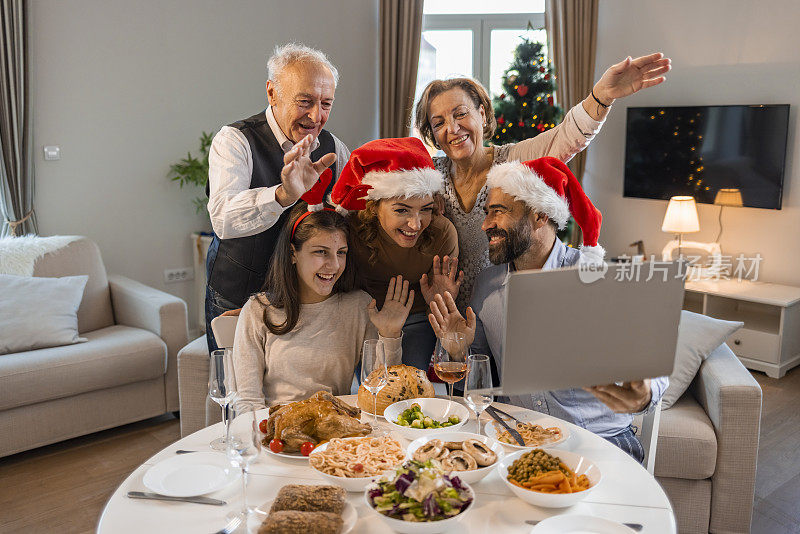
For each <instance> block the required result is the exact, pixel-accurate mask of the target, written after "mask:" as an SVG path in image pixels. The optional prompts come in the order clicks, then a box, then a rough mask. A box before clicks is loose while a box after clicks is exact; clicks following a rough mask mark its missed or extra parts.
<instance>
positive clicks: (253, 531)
mask: <svg viewBox="0 0 800 534" xmlns="http://www.w3.org/2000/svg"><path fill="white" fill-rule="evenodd" d="M274 500H275V499H270V500H268V501H267V502H265V503H264V504H262V505H261V506H259V507H258V508H257V511H256V512H253V513H252V514H250V516H249V517H248V518H247V532H249V533H250V534H258V529H259V528H260V527H261V524H262V523H263V522H264V520H265V519H266V518H267V515H268V513H269V509H270V508H271V507H272V502H273V501H274ZM261 510H265V511H266V513H265V512H262V511H261ZM356 521H358V512H356V508H355V506H353V505H352V504H350V503H349V502H346V503H344V510H342V522H343V525H342V530H341V532H340V533H339V534H347V533H348V532H350V531H351V530H353V527H354V526H356Z"/></svg>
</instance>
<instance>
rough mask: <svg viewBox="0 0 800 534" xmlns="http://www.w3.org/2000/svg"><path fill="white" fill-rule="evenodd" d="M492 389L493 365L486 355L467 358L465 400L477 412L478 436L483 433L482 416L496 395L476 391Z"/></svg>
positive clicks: (474, 355)
mask: <svg viewBox="0 0 800 534" xmlns="http://www.w3.org/2000/svg"><path fill="white" fill-rule="evenodd" d="M491 387H492V365H491V363H489V357H488V356H487V355H485V354H470V355H469V356H467V380H466V382H465V384H464V400H466V401H467V405H469V407H470V408H472V411H473V412H475V420H476V421H477V422H478V434H480V433H481V414H482V413H483V411H484V410H485V409H486V408H487V407H488V406H489V405H490V404H491V403H492V401H493V400H494V395H492V394H491V393H486V392H480V391H476V390H482V389H490V388H491Z"/></svg>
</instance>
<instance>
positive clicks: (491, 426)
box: [483, 412, 570, 449]
mask: <svg viewBox="0 0 800 534" xmlns="http://www.w3.org/2000/svg"><path fill="white" fill-rule="evenodd" d="M511 415H513V416H514V417H516V418H517V419H519V420H520V421H522V422H523V423H534V424H537V425H541V426H543V427H545V428H550V427H553V426H557V427H558V428H560V429H561V439H559V440H557V441H549V442H547V443H542V444H541V445H531V446H525V447H523V446H521V445H519V444H518V443H517V442H516V441H515V442H514V443H506V442H505V441H500V439H498V437H497V434H498V432H497V428H496V426H495V423H497V422H496V421H495V420H494V419H491V420H490V421H487V422H486V424H485V425H484V427H483V433H484V434H486V435H487V436H488V437H490V438H492V439H493V440H495V441H497V442H499V443H502V444H503V445H505V446H506V447H511V448H512V449H540V448H542V447H560V446H561V445H562V444H563V443H564V442H566V441H567V440H568V439H569V436H570V432H569V428H567V425H565V424H564V423H563V422H561V421H559V420H558V419H555V418H553V417H549V416H547V415H543V414H539V413H536V412H528V413H516V414H511ZM504 420H505V421H506V423H508V426H510V427H511V428H514V426H513V425H514V422H513V421H509V420H506V419H504ZM497 425H498V426H499V423H497Z"/></svg>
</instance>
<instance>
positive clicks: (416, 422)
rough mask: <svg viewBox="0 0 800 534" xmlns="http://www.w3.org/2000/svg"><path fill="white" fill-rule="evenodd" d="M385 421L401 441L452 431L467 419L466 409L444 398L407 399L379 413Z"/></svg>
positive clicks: (467, 411)
mask: <svg viewBox="0 0 800 534" xmlns="http://www.w3.org/2000/svg"><path fill="white" fill-rule="evenodd" d="M383 416H384V417H385V418H386V421H387V422H388V423H389V424H390V425H391V426H392V430H396V431H397V432H398V433H399V434H400V435H401V436H403V437H404V438H408V439H410V440H414V439H417V438H421V437H423V436H428V435H430V434H434V433H437V432H442V431H445V432H453V431H457V430H458V429H460V428H461V427H462V426H464V424H465V423H466V422H467V420H468V419H469V409H468V408H467V407H466V406H464V405H463V404H459V403H457V402H452V401H449V400H447V399H437V398H424V399H408V400H403V401H399V402H395V403H394V404H390V405H389V406H387V407H386V409H385V410H384V411H383Z"/></svg>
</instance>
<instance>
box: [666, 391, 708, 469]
mask: <svg viewBox="0 0 800 534" xmlns="http://www.w3.org/2000/svg"><path fill="white" fill-rule="evenodd" d="M716 465H717V435H716V433H715V432H714V426H713V425H712V424H711V420H710V419H709V418H708V416H707V415H706V412H705V411H704V410H703V407H702V406H700V405H699V404H698V403H697V401H696V400H695V399H694V397H693V396H692V395H690V394H688V393H687V394H685V395H684V396H683V397H681V398H680V399H678V402H676V403H675V404H674V405H673V406H672V408H671V409H669V410H665V411H662V412H661V424H660V428H659V430H658V446H657V449H656V466H655V476H657V477H671V478H685V479H694V480H699V479H703V478H708V477H710V476H711V475H713V474H714V470H715V469H716Z"/></svg>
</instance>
